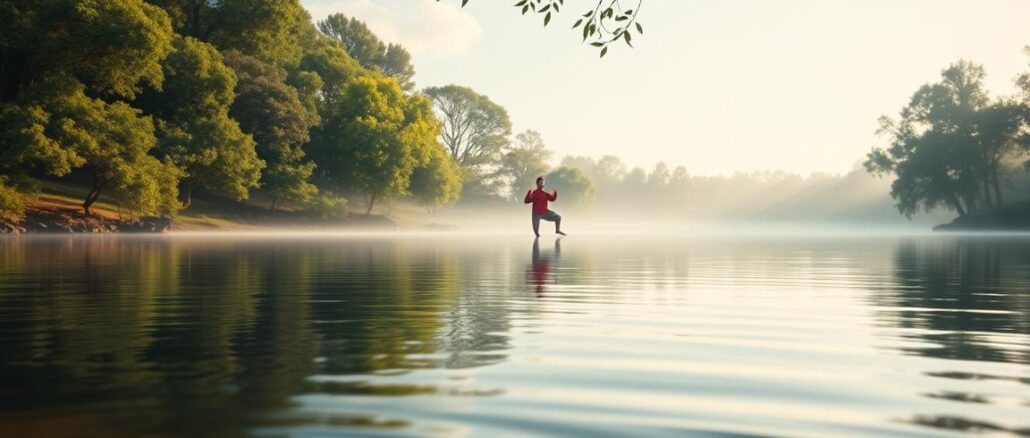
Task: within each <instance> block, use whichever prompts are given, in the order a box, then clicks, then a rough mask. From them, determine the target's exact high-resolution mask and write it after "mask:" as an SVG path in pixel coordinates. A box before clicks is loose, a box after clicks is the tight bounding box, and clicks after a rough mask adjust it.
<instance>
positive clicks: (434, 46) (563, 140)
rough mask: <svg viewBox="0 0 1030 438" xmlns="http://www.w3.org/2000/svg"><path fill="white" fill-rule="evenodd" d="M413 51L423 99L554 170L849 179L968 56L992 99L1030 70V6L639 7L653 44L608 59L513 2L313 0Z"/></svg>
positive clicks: (563, 20) (992, 0) (586, 1)
mask: <svg viewBox="0 0 1030 438" xmlns="http://www.w3.org/2000/svg"><path fill="white" fill-rule="evenodd" d="M302 2H303V3H304V4H305V6H306V7H307V8H308V9H309V11H311V13H312V15H313V16H314V18H315V19H318V18H321V17H324V16H325V15H326V14H328V13H331V12H336V11H340V12H344V13H348V15H353V16H356V17H358V18H359V19H363V20H366V21H367V22H368V23H369V25H370V26H371V27H372V28H373V30H375V31H377V32H379V33H380V34H381V35H382V36H383V38H384V39H386V40H388V41H392V42H399V43H401V44H404V45H405V46H407V47H409V48H410V49H411V50H412V52H413V55H414V64H415V68H416V71H417V74H416V77H415V80H416V82H417V84H418V86H419V87H420V88H421V87H424V86H429V85H443V84H448V83H457V84H462V85H468V86H471V87H472V88H475V89H476V90H478V91H479V92H481V93H483V94H486V95H488V96H490V97H491V98H492V99H494V100H495V101H497V102H498V103H500V104H502V105H504V106H505V107H506V108H508V111H509V112H510V114H511V117H512V121H513V122H514V124H515V129H516V130H517V131H521V130H523V129H527V128H531V129H536V130H538V131H540V132H541V133H542V134H543V136H544V139H545V140H546V142H547V144H548V146H549V147H551V148H552V149H554V150H555V151H556V152H557V154H556V155H557V157H560V156H562V155H565V154H577V155H591V156H595V157H599V156H601V155H605V154H613V155H618V156H620V157H621V158H622V159H623V160H624V161H626V162H627V163H629V164H630V165H638V166H645V167H651V166H653V164H654V163H655V162H657V161H659V160H664V161H665V162H666V163H668V164H669V165H670V166H676V165H684V166H686V167H687V169H688V170H690V172H691V173H692V174H697V175H702V174H726V173H732V172H734V171H752V170H787V171H792V172H801V173H808V172H814V171H826V172H837V173H839V172H846V171H848V170H849V169H851V168H852V166H853V165H854V164H855V163H856V162H857V161H859V160H861V159H862V157H863V155H864V154H865V153H866V152H867V151H868V150H869V148H870V147H871V146H874V145H878V144H881V143H882V140H881V139H879V138H877V137H876V136H875V134H874V131H875V129H876V119H877V117H879V116H880V115H881V114H885V113H886V114H895V113H896V112H897V111H898V110H899V109H900V108H901V106H903V105H904V104H905V103H906V102H907V100H908V97H909V96H910V95H911V94H912V92H913V91H915V90H916V88H917V87H919V85H921V84H923V83H926V82H930V81H933V80H936V78H937V77H938V74H939V72H940V70H941V69H943V68H944V67H946V66H947V65H948V64H949V63H951V62H953V61H956V60H958V59H960V58H965V59H969V60H972V61H975V62H978V63H981V64H984V65H985V67H986V68H987V72H988V75H989V76H988V80H987V82H988V86H989V88H990V89H991V91H992V92H994V93H995V94H1013V93H1015V91H1016V90H1015V88H1014V86H1013V85H1012V79H1013V78H1014V77H1015V75H1017V74H1018V73H1020V72H1022V71H1024V70H1028V69H1030V68H1028V67H1027V58H1026V57H1025V56H1024V55H1023V52H1022V49H1023V47H1024V46H1025V45H1027V44H1030V26H1027V25H1026V18H1027V17H1030V1H1027V0H977V1H973V0H643V5H642V7H641V8H640V11H641V12H640V15H639V17H640V22H641V23H643V25H644V28H645V29H644V31H645V35H643V36H642V37H640V38H637V39H634V45H635V46H636V48H635V49H628V48H625V47H617V48H613V49H612V50H611V51H610V53H609V54H608V56H607V57H605V59H603V60H599V59H598V58H597V52H596V50H593V49H592V48H590V47H586V46H583V45H581V44H580V40H579V38H578V35H577V34H576V33H575V32H574V31H572V30H571V29H570V27H571V24H572V22H573V21H575V17H576V16H577V15H578V13H580V12H581V10H586V9H588V8H590V7H592V3H593V0H569V1H567V2H566V7H565V8H564V9H563V12H562V14H561V15H559V16H558V17H557V18H555V19H553V20H552V22H551V25H550V26H548V27H547V28H546V29H545V28H542V27H541V21H540V19H538V18H537V17H531V16H528V15H527V16H521V15H519V14H518V11H517V10H516V9H515V8H513V7H512V6H511V5H512V4H513V3H514V0H512V1H508V0H471V1H470V2H469V4H468V6H466V7H465V8H464V9H459V8H457V7H456V5H458V4H460V0H443V1H441V2H440V3H436V2H434V1H432V0H302Z"/></svg>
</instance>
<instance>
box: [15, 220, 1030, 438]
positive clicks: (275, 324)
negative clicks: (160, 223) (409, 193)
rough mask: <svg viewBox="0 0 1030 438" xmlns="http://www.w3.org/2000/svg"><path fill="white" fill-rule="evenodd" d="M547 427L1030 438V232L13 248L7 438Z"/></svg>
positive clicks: (164, 241) (167, 241) (73, 242)
mask: <svg viewBox="0 0 1030 438" xmlns="http://www.w3.org/2000/svg"><path fill="white" fill-rule="evenodd" d="M528 434H534V435H552V436H553V435H558V436H683V435H687V434H709V435H727V436H751V435H777V436H784V435H788V436H813V437H825V436H853V435H870V436H883V435H896V436H955V435H966V436H996V435H997V436H1006V435H1007V436H1012V435H1024V436H1030V237H1028V236H1025V235H1024V236H1019V235H1015V236H1004V235H992V236H909V237H905V236H881V237H875V236H857V237H856V236H853V237H846V236H845V237H839V236H838V237H834V236H829V235H821V236H815V237H798V236H769V237H761V236H745V237H736V238H735V237H732V236H721V237H708V238H705V237H698V236H694V237H685V236H672V237H662V236H644V235H637V236H621V237H619V236H573V237H569V238H565V239H562V240H555V239H553V238H549V237H547V238H541V239H540V240H539V241H534V240H533V239H531V238H520V237H516V236H489V235H437V236H433V235H398V236H390V235H370V236H354V235H350V236H334V235H317V236H315V235H308V236H305V235H288V236H273V235H265V236H255V235H246V236H231V235H230V236H209V235H195V236H189V235H162V236H37V237H24V236H22V237H0V436H10V437H15V436H112V437H117V436H184V437H192V436H258V437H265V436H268V437H278V436H333V435H345V436H362V435H418V436H424V435H448V436H450V435H473V436H491V437H493V436H507V435H528Z"/></svg>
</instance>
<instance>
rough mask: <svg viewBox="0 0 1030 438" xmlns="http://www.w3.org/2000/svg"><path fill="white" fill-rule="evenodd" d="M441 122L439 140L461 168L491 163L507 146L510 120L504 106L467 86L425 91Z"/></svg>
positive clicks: (434, 88) (435, 88)
mask: <svg viewBox="0 0 1030 438" xmlns="http://www.w3.org/2000/svg"><path fill="white" fill-rule="evenodd" d="M425 93H426V95H427V96H429V98H430V99H432V100H433V106H434V107H435V108H436V112H437V115H438V117H439V119H440V121H441V122H442V123H443V129H442V130H441V132H440V140H441V141H442V142H443V144H444V146H447V149H448V150H449V151H450V153H451V157H452V158H454V159H455V160H456V161H457V162H458V163H459V164H461V166H462V167H465V168H474V167H478V166H483V165H487V164H494V163H496V162H497V159H498V158H499V157H500V155H501V151H502V150H503V149H504V148H505V147H506V146H507V145H508V136H509V135H511V119H509V118H508V111H507V110H505V109H504V107H502V106H500V105H498V104H496V103H494V102H493V101H492V100H490V98H488V97H486V96H484V95H482V94H479V93H476V92H475V91H474V90H472V89H471V88H468V87H463V86H460V85H447V86H443V87H430V88H427V89H426V90H425Z"/></svg>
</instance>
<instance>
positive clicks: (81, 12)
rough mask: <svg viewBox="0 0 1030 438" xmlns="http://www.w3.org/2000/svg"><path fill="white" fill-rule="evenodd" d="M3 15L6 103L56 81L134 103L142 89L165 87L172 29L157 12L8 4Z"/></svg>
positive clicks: (135, 6) (72, 1)
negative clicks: (69, 81)
mask: <svg viewBox="0 0 1030 438" xmlns="http://www.w3.org/2000/svg"><path fill="white" fill-rule="evenodd" d="M0 13H2V14H3V17H4V26H2V28H0V59H3V67H2V68H0V102H12V101H15V100H16V99H18V97H19V95H20V94H21V93H22V92H23V91H25V90H26V89H28V88H29V87H32V86H33V85H34V84H39V83H40V82H41V81H42V80H44V79H46V78H48V77H53V76H67V77H70V78H74V79H75V80H78V81H81V82H82V83H84V84H85V85H86V86H87V87H88V89H87V90H88V91H89V92H90V93H94V94H96V95H98V96H103V97H130V98H131V97H133V96H134V95H135V94H136V93H137V92H139V91H140V88H141V85H142V84H144V83H146V84H149V85H152V86H155V87H157V86H160V85H161V79H162V74H161V66H160V64H159V63H160V61H161V60H162V59H163V58H164V57H165V56H166V55H167V54H168V52H169V51H170V50H171V40H172V29H171V24H170V22H169V20H168V16H167V15H165V14H164V13H163V12H162V11H161V10H159V9H158V8H155V7H153V6H151V5H148V4H146V3H144V2H142V1H140V0H118V1H103V0H78V1H77V0H49V1H39V2H30V1H19V2H12V1H6V2H3V3H2V4H0ZM126 35H131V36H132V37H131V38H126Z"/></svg>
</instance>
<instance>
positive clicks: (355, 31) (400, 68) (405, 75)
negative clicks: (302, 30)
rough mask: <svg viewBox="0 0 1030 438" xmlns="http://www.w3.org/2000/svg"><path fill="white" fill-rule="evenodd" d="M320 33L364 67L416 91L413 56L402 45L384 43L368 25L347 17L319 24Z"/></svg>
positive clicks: (329, 19)
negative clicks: (413, 79)
mask: <svg viewBox="0 0 1030 438" xmlns="http://www.w3.org/2000/svg"><path fill="white" fill-rule="evenodd" d="M318 29H319V30H320V31H322V33H323V34H324V35H325V36H327V37H329V38H332V39H333V40H335V41H337V42H339V43H340V44H341V45H342V46H343V48H344V49H346V50H347V53H348V54H350V56H351V57H353V58H354V59H355V60H357V61H358V62H359V63H361V65H362V66H363V67H365V68H369V69H373V70H378V71H380V72H382V73H384V74H386V75H388V76H392V77H394V78H396V79H397V82H398V83H400V85H401V88H403V89H404V90H405V91H410V90H412V89H414V88H415V83H414V82H412V77H413V76H415V67H414V66H412V65H411V54H410V53H408V51H407V49H405V48H404V47H402V46H400V45H398V44H386V43H384V42H383V41H381V40H380V39H379V37H378V36H376V34H375V33H373V32H372V30H371V29H369V28H368V26H367V25H365V23H364V22H362V21H360V20H358V19H356V18H347V17H346V16H345V15H343V14H332V15H330V16H328V17H326V18H325V19H324V20H322V21H319V22H318Z"/></svg>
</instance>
